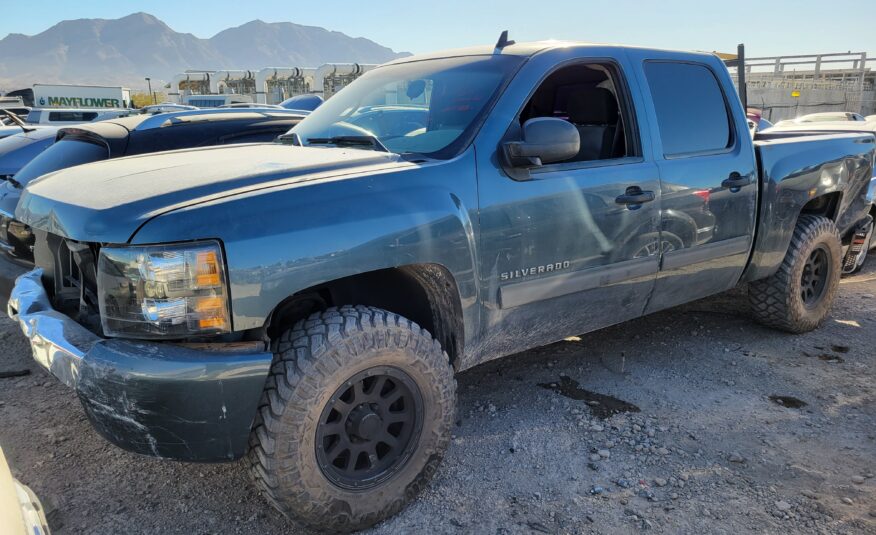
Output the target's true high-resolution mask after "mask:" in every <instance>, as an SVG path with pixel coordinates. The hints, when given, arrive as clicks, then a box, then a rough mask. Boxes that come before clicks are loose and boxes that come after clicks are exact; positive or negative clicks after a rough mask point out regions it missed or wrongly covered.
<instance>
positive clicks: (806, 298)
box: [748, 215, 842, 333]
mask: <svg viewBox="0 0 876 535" xmlns="http://www.w3.org/2000/svg"><path fill="white" fill-rule="evenodd" d="M841 262H842V246H841V244H840V237H839V232H838V231H837V229H836V226H835V225H834V224H833V221H831V220H830V219H827V218H826V217H821V216H811V215H804V216H801V217H800V219H799V220H798V221H797V226H796V227H795V228H794V235H793V236H792V237H791V244H790V246H789V247H788V252H787V253H785V258H784V260H783V261H782V264H781V265H780V266H779V269H778V271H776V272H775V273H774V274H773V275H771V276H770V277H767V278H765V279H761V280H758V281H754V282H752V283H751V284H749V286H748V300H749V303H750V305H751V309H752V312H753V313H754V316H755V318H756V319H757V320H758V321H759V322H760V323H763V324H764V325H767V326H769V327H774V328H776V329H781V330H783V331H788V332H792V333H802V332H807V331H811V330H812V329H815V328H816V327H818V326H819V325H820V324H821V322H822V321H824V318H826V317H827V314H828V312H829V311H830V307H831V305H832V304H833V300H834V297H835V296H836V292H837V288H838V287H839V279H840V273H841V271H842V265H841Z"/></svg>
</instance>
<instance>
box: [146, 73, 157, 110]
mask: <svg viewBox="0 0 876 535" xmlns="http://www.w3.org/2000/svg"><path fill="white" fill-rule="evenodd" d="M146 83H147V84H149V96H150V97H152V104H157V102H155V93H153V92H152V78H149V77H148V76H147V77H146Z"/></svg>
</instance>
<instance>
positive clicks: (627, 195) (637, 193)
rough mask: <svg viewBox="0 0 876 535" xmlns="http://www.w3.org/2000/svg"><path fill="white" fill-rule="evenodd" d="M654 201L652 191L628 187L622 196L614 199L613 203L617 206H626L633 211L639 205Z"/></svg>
mask: <svg viewBox="0 0 876 535" xmlns="http://www.w3.org/2000/svg"><path fill="white" fill-rule="evenodd" d="M653 200H654V192H653V191H642V188H640V187H639V186H630V187H628V188H627V190H626V191H625V192H624V194H623V195H618V196H617V197H615V199H614V202H616V203H617V204H626V205H627V207H628V208H630V209H631V210H634V209H636V208H639V206H640V205H642V204H644V203H646V202H651V201H653Z"/></svg>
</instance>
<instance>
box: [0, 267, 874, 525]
mask: <svg viewBox="0 0 876 535" xmlns="http://www.w3.org/2000/svg"><path fill="white" fill-rule="evenodd" d="M0 342H2V344H3V346H4V347H5V351H3V353H2V355H0V371H3V370H14V369H25V368H26V369H29V370H30V371H31V373H30V375H28V376H25V377H20V378H11V379H0V444H2V445H3V448H4V450H5V452H6V455H7V457H8V460H9V463H10V465H11V466H12V467H13V472H14V473H15V475H16V477H18V478H19V479H20V480H22V481H23V482H25V483H26V484H28V485H30V486H31V488H33V489H34V490H35V491H36V493H37V494H38V495H39V496H41V497H42V498H43V500H44V502H45V504H46V506H47V509H49V510H50V515H49V518H50V523H51V524H52V526H53V528H54V531H55V533H56V534H80V533H119V532H121V533H130V534H137V533H163V534H167V533H185V534H193V533H300V530H299V529H298V528H296V527H295V526H294V525H293V524H291V523H290V522H288V521H286V520H285V519H284V518H283V517H282V516H280V515H279V514H278V513H276V512H274V510H273V509H271V508H270V507H269V506H268V504H267V503H266V502H265V501H264V500H262V499H261V497H260V496H259V495H258V494H257V493H256V492H255V491H254V490H253V488H252V487H251V486H250V484H249V481H248V476H247V472H246V469H245V467H244V465H243V463H233V464H219V465H207V464H182V463H175V462H171V461H160V460H156V459H151V458H145V457H139V456H137V455H134V454H130V453H126V452H124V451H122V450H119V449H117V448H115V447H113V446H111V445H109V444H108V443H106V442H104V441H103V440H102V439H101V438H100V437H99V436H98V435H97V434H96V433H95V432H94V431H93V430H92V429H91V427H90V426H89V424H88V422H87V421H86V419H85V416H84V414H83V412H82V409H81V407H80V405H79V403H78V400H77V399H76V397H75V395H74V394H73V393H72V392H70V391H69V390H68V389H66V388H65V387H64V386H62V385H61V384H59V383H57V381H55V380H54V379H53V378H52V377H50V376H49V375H48V374H46V373H45V372H43V371H42V370H41V369H39V367H38V366H37V365H36V364H34V363H33V362H32V360H31V358H30V355H29V351H28V349H27V347H26V346H25V343H24V338H23V337H22V336H21V334H20V333H19V332H18V331H17V330H16V328H15V327H14V325H13V324H12V323H11V322H10V321H9V320H8V319H4V320H2V321H0ZM874 347H876V259H873V258H871V260H870V262H869V263H868V265H867V266H865V269H864V270H863V272H862V273H860V274H858V275H856V276H854V277H851V278H847V279H843V281H842V285H841V290H840V297H839V299H838V301H837V303H836V305H835V306H834V309H833V313H832V315H831V317H830V318H829V319H828V321H827V322H826V323H825V325H824V326H823V327H822V328H820V329H819V330H817V331H815V332H812V333H809V334H806V335H802V336H791V335H787V334H782V333H777V332H775V331H771V330H768V329H765V328H762V327H759V326H757V325H755V324H753V323H752V322H751V320H750V319H749V317H748V315H747V311H746V303H745V296H744V293H743V292H742V291H740V290H735V291H732V292H729V293H726V294H722V295H720V296H717V297H713V298H710V299H707V300H702V301H698V302H696V303H692V304H690V305H686V306H683V307H680V308H675V309H672V310H669V311H666V312H662V313H659V314H655V315H652V316H649V317H646V318H643V319H640V320H636V321H633V322H630V323H626V324H624V325H620V326H616V327H613V328H609V329H606V330H603V331H600V332H598V333H595V334H591V335H586V336H582V337H580V339H578V338H572V339H569V340H567V341H565V342H560V343H557V344H553V345H551V346H547V347H543V348H540V349H537V350H533V351H527V352H525V353H521V354H519V355H516V356H513V357H509V358H505V359H502V360H500V361H496V362H492V363H488V364H486V365H483V366H480V367H478V368H476V369H474V370H470V371H468V372H465V373H463V374H461V375H460V376H459V422H458V426H457V427H456V429H455V434H454V439H453V442H452V445H451V447H450V450H449V452H448V454H447V457H446V459H445V462H444V464H443V467H442V469H441V470H440V471H439V473H438V474H437V475H436V478H435V480H434V481H433V483H432V484H431V486H430V487H429V488H428V489H427V490H426V491H425V492H424V493H423V494H422V495H421V496H420V497H419V499H417V500H416V501H415V502H414V503H413V504H411V505H410V507H408V508H407V509H406V510H405V511H404V512H402V513H401V514H400V515H398V516H397V517H395V518H393V519H391V520H389V521H387V522H385V523H383V524H381V525H379V526H377V527H376V528H375V529H374V530H372V532H373V533H380V534H383V533H393V534H395V533H398V534H402V533H413V532H426V531H428V532H430V533H533V532H536V533H537V532H543V533H589V532H593V533H627V532H638V531H640V530H643V529H651V530H653V531H655V532H666V533H706V532H708V533H732V534H737V533H751V532H759V533H781V532H787V533H876V478H874V472H876V379H874V378H876V351H874ZM605 396H610V397H605ZM618 411H620V412H618Z"/></svg>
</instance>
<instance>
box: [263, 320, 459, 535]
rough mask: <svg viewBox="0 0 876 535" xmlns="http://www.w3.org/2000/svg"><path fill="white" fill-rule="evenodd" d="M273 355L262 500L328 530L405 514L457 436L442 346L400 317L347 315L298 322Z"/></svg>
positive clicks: (276, 344) (450, 380) (266, 400)
mask: <svg viewBox="0 0 876 535" xmlns="http://www.w3.org/2000/svg"><path fill="white" fill-rule="evenodd" d="M273 350H274V354H275V359H274V364H273V366H272V368H271V374H270V376H269V378H268V382H267V385H266V387H265V392H264V396H263V400H262V406H261V407H260V409H259V413H258V416H257V418H256V422H255V425H254V428H253V432H252V437H251V440H250V453H249V461H250V465H251V468H252V472H253V475H254V477H255V480H256V483H257V485H258V486H259V487H260V488H261V490H262V492H263V493H264V495H265V496H266V497H267V498H268V500H269V501H270V502H271V503H272V504H273V505H274V506H275V507H276V508H277V509H279V510H280V511H281V512H283V513H284V514H286V515H287V516H289V517H290V518H292V519H294V520H297V521H300V522H301V523H303V524H305V525H308V526H310V527H313V528H317V529H319V530H331V531H352V530H356V529H362V528H365V527H368V526H371V525H373V524H375V523H377V522H379V521H381V520H383V519H385V518H387V517H389V516H391V515H393V514H395V513H397V512H398V511H400V510H401V508H402V507H403V506H404V505H405V503H407V502H408V501H409V500H411V499H412V498H413V497H414V496H415V495H416V494H417V493H418V492H419V491H420V490H421V489H422V488H423V487H425V485H426V483H427V482H428V481H429V479H430V478H431V476H432V474H433V473H434V472H435V470H436V469H437V467H438V464H439V463H440V460H441V458H442V456H443V454H444V451H445V449H446V447H447V443H448V440H449V437H450V429H451V425H452V422H453V417H454V411H455V404H456V381H455V379H454V377H453V369H452V368H451V366H450V363H449V359H448V357H447V354H446V353H445V352H444V351H443V350H442V348H441V346H440V344H439V343H438V342H437V341H436V340H434V339H433V338H432V336H431V335H430V334H429V332H428V331H426V330H425V329H421V328H420V327H419V326H417V325H416V324H414V323H412V322H410V321H408V320H407V319H405V318H402V317H400V316H398V315H396V314H392V313H390V312H387V311H384V310H380V309H377V308H372V307H363V306H357V307H352V306H347V307H342V308H339V309H337V308H332V309H328V310H327V311H325V312H321V313H317V314H314V315H311V316H310V317H309V318H308V319H307V320H304V321H300V322H298V323H297V324H296V325H295V326H294V327H293V328H291V329H289V330H288V331H286V332H284V333H283V334H282V335H281V336H280V337H279V338H278V339H277V340H276V341H275V342H274V344H273Z"/></svg>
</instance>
